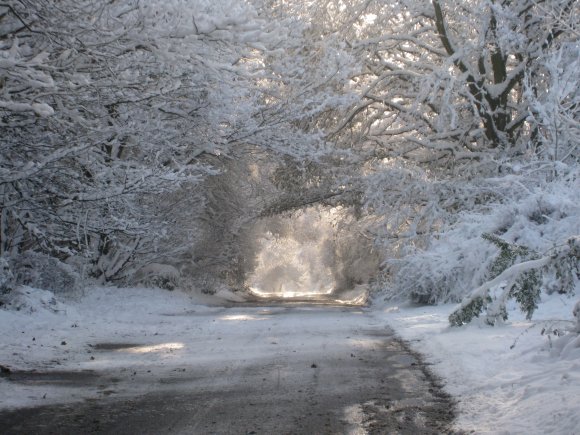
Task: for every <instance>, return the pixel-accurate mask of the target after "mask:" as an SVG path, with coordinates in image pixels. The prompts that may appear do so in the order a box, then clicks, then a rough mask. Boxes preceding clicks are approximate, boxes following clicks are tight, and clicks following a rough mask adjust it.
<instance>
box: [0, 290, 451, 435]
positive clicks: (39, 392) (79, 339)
mask: <svg viewBox="0 0 580 435" xmlns="http://www.w3.org/2000/svg"><path fill="white" fill-rule="evenodd" d="M119 292H125V293H124V294H119ZM143 292H144V290H139V291H137V290H135V291H133V290H131V289H124V290H118V289H95V290H93V293H92V294H91V295H90V296H89V297H88V298H85V299H83V302H82V304H81V303H78V304H76V305H75V304H71V305H70V306H67V307H65V308H66V312H60V313H52V312H50V313H49V312H46V313H40V314H41V315H38V314H39V313H38V312H37V313H36V315H35V316H34V317H32V316H29V315H28V316H26V315H24V314H22V313H15V314H14V316H13V318H12V319H7V318H6V313H4V317H3V321H6V322H8V323H9V325H8V324H5V325H4V326H6V327H9V328H10V329H11V331H10V334H11V336H13V337H16V338H15V339H14V340H12V341H11V340H10V339H6V338H5V339H4V341H7V343H5V346H4V350H3V355H2V357H3V358H2V364H4V365H6V366H9V367H10V370H11V373H9V374H5V376H3V378H2V379H0V386H1V387H2V391H3V393H2V395H1V396H0V406H2V407H4V408H6V410H4V411H3V412H2V413H0V425H1V427H2V428H3V429H2V433H4V434H10V433H37V434H42V433H59V434H65V433H115V434H119V433H121V434H122V433H135V434H136V433H139V434H145V433H151V434H158V433H169V432H171V433H188V434H195V433H200V434H206V433H216V434H228V433H232V434H250V433H255V434H272V433H282V434H286V433H287V434H314V433H319V434H323V433H329V434H331V433H332V434H336V433H352V434H364V433H409V434H418V433H441V432H444V431H445V430H446V428H447V427H448V424H449V423H450V420H451V419H452V405H451V404H450V402H449V400H448V398H447V397H446V396H445V395H444V394H443V393H441V390H440V388H439V387H438V385H437V382H435V381H434V380H433V379H432V378H431V377H430V375H429V374H428V372H427V371H426V370H425V368H424V366H423V364H422V363H421V361H419V360H418V359H417V357H416V356H414V355H413V354H412V353H410V352H409V350H408V349H407V348H406V347H405V345H403V344H402V343H401V342H400V341H398V340H396V339H395V338H394V337H393V335H392V331H391V330H390V329H388V328H387V327H386V324H385V322H384V321H381V320H380V318H379V317H376V316H374V315H373V314H372V313H371V312H367V311H366V310H364V309H361V308H352V307H331V306H312V305H296V306H292V305H282V306H280V305H277V306H252V307H236V308H220V307H205V306H201V305H192V302H191V301H190V300H189V299H188V297H187V296H186V295H179V294H176V293H173V294H164V293H160V292H155V291H151V292H149V293H148V294H145V295H144V294H143ZM145 292H147V291H145ZM106 307H108V308H106ZM26 318H28V319H29V320H30V319H31V318H35V319H37V320H35V321H34V322H29V323H28V324H26ZM38 319H40V320H38ZM62 343H66V344H62Z"/></svg>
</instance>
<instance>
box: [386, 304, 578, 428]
mask: <svg viewBox="0 0 580 435" xmlns="http://www.w3.org/2000/svg"><path fill="white" fill-rule="evenodd" d="M575 301H576V298H568V297H566V296H562V295H556V294H554V295H551V296H543V301H542V303H541V304H540V305H539V308H538V310H537V311H536V313H535V315H534V318H533V319H532V320H531V321H529V320H525V317H524V315H523V314H522V313H521V312H520V311H519V309H518V308H517V307H516V306H515V304H512V305H510V306H509V321H508V322H507V323H505V324H502V325H496V326H495V327H491V326H489V325H485V324H484V323H483V322H472V324H469V325H467V326H463V327H461V328H458V327H450V326H449V322H448V316H449V314H451V312H452V311H453V309H454V308H455V306H454V305H440V306H427V307H425V306H423V307H414V306H409V305H407V306H400V307H396V306H394V305H389V306H386V307H383V308H381V309H379V310H378V311H377V316H380V317H381V319H384V320H386V321H387V322H388V324H389V325H390V326H392V327H393V328H394V329H395V330H396V331H397V333H398V334H399V335H400V336H401V337H402V338H404V339H405V340H408V341H410V342H411V344H412V347H413V348H414V349H415V350H417V351H419V352H421V353H422V354H423V355H425V356H426V361H427V362H428V363H432V364H433V366H432V367H433V371H434V372H435V373H436V374H437V375H439V376H440V377H441V378H443V380H444V382H445V384H446V390H447V391H448V392H449V393H450V394H451V395H452V396H454V397H455V398H456V399H457V400H458V401H459V403H458V410H459V415H458V419H457V428H458V429H459V430H464V431H473V432H474V433H477V434H488V433H490V434H506V435H507V434H528V435H531V434H548V433H549V434H562V435H573V434H579V433H580V412H579V411H580V408H579V405H580V346H579V344H580V343H579V340H578V338H577V335H576V334H568V335H564V336H562V337H558V335H557V334H558V333H559V332H560V333H563V332H564V330H566V329H573V328H574V327H575V322H574V319H573V317H572V311H573V307H574V304H575ZM572 338H575V343H572V342H571V341H572V340H571V339H572Z"/></svg>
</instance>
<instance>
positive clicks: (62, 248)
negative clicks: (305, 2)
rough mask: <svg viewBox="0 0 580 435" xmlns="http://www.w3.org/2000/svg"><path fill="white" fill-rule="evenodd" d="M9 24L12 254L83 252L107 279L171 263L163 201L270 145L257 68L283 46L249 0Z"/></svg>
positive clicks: (7, 189)
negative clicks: (247, 142)
mask: <svg viewBox="0 0 580 435" xmlns="http://www.w3.org/2000/svg"><path fill="white" fill-rule="evenodd" d="M184 6H187V8H185V7H184ZM0 20H1V21H0V43H1V45H0V50H1V51H0V54H1V57H2V60H3V61H2V66H1V68H0V87H1V89H2V97H1V98H0V119H1V121H0V122H1V123H0V127H1V128H2V133H3V134H2V140H1V143H0V150H1V154H2V167H1V168H0V186H1V187H0V189H1V192H2V202H1V214H2V216H1V222H2V225H1V232H0V246H1V248H0V249H1V251H0V252H1V253H10V252H13V253H14V252H18V251H23V250H26V249H40V250H43V251H45V252H47V253H50V254H52V255H55V256H58V257H60V258H61V259H66V258H71V256H75V255H77V254H79V253H80V254H82V255H84V256H85V257H88V258H89V259H90V260H91V261H92V263H93V266H94V268H93V273H95V274H97V275H99V276H101V278H102V279H104V280H110V279H114V278H116V277H119V276H120V275H122V274H121V271H122V270H123V269H124V268H125V267H126V266H127V265H128V264H130V263H133V262H135V260H136V258H137V257H139V256H140V255H143V254H144V253H149V254H151V255H149V254H148V255H149V257H150V258H153V257H157V258H158V257H159V256H160V253H159V252H158V251H157V250H156V249H154V248H153V245H157V247H159V246H161V245H159V240H160V239H163V238H164V237H165V234H166V233H167V229H168V228H172V227H173V226H174V225H175V222H174V221H173V222H170V221H168V220H167V219H165V216H166V213H159V209H158V208H157V211H158V212H156V211H155V207H154V206H153V205H152V204H151V202H150V200H149V198H151V197H160V196H162V195H173V194H175V195H178V194H177V193H176V192H178V191H179V190H180V189H186V191H187V190H189V189H191V188H192V187H191V186H192V185H193V184H195V183H196V182H199V181H200V180H201V179H203V177H205V176H207V175H209V174H213V173H215V171H214V170H213V169H212V168H211V166H210V165H208V164H207V163H206V162H204V161H203V159H202V157H203V155H205V154H208V153H209V154H227V153H228V151H229V150H230V149H231V148H232V147H235V146H236V144H237V143H239V141H240V140H242V139H244V138H247V137H249V136H252V135H257V134H258V131H257V129H256V128H253V129H252V126H254V124H255V123H254V122H249V121H251V120H252V117H253V115H254V113H255V111H257V109H256V108H255V106H254V104H255V101H256V99H257V98H259V97H260V95H261V94H260V93H259V92H258V91H257V88H258V87H257V82H258V80H259V77H254V76H253V75H252V72H251V71H250V70H249V68H248V65H249V63H251V59H253V58H255V57H256V55H257V54H259V52H260V45H261V44H262V42H263V41H265V40H267V39H270V40H275V39H276V38H275V34H274V33H271V32H270V33H269V30H268V29H262V26H261V21H260V19H259V18H258V17H257V14H256V13H255V11H254V10H253V9H252V7H251V6H250V5H247V4H243V3H241V2H236V1H230V2H220V3H219V4H210V3H207V2H203V1H194V0H192V1H185V2H184V1H177V0H176V1H173V2H162V1H159V2H146V3H145V2H138V1H131V0H126V1H120V2H109V3H102V2H95V1H92V0H84V1H80V2H78V1H74V2H73V1H66V2H62V1H58V2H57V1H53V0H41V1H27V0H22V1H9V2H8V3H6V4H3V5H0ZM246 124H249V127H246V128H240V126H245V125H246ZM192 183H193V184H192ZM188 206H193V208H192V209H189V210H183V213H182V214H179V215H178V216H177V217H176V218H177V219H183V220H186V219H187V218H188V216H190V215H191V214H196V213H199V212H200V210H201V208H202V207H203V203H202V202H199V203H198V204H191V202H190V203H188ZM195 207H197V210H196V208H195ZM190 242H191V239H190V238H187V237H185V238H183V243H190ZM165 246H167V245H165ZM142 260H143V259H142ZM144 261H147V260H146V259H145V260H144ZM149 261H151V260H149Z"/></svg>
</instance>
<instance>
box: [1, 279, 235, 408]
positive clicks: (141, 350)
mask: <svg viewBox="0 0 580 435" xmlns="http://www.w3.org/2000/svg"><path fill="white" fill-rule="evenodd" d="M84 293H85V294H84V296H83V297H81V298H77V299H76V300H73V299H70V298H64V297H55V295H54V294H53V293H52V292H49V291H46V290H40V289H35V288H31V287H26V286H21V287H18V288H16V289H15V290H14V291H13V292H12V293H11V294H10V295H9V296H8V297H5V299H4V301H5V303H6V305H5V306H4V307H2V308H0V330H1V331H2V334H0V365H1V366H2V370H3V372H4V373H2V375H3V376H0V408H6V407H20V406H35V405H45V404H50V403H62V402H68V401H77V400H82V399H85V398H95V397H102V396H103V394H109V393H110V387H107V388H104V387H103V385H102V384H103V383H106V382H105V381H104V380H99V381H98V382H97V383H94V384H91V383H89V384H88V385H85V386H84V387H83V388H78V387H76V388H75V387H72V386H69V385H67V382H66V379H67V373H70V372H75V373H81V374H83V373H84V374H86V375H87V376H88V378H90V377H91V376H92V375H94V374H98V375H99V376H101V375H103V374H106V376H108V377H112V378H118V379H119V380H118V381H116V382H117V383H116V385H115V390H116V392H118V393H119V394H121V393H122V392H126V393H129V392H130V391H135V389H136V388H137V389H138V388H139V382H133V383H132V384H130V383H128V382H127V379H125V378H127V376H128V375H129V374H130V373H129V371H130V372H131V373H133V372H135V373H139V372H140V370H139V367H140V366H143V365H144V364H150V365H152V366H154V367H156V368H157V370H158V373H159V372H166V371H171V370H174V369H175V367H176V365H179V364H183V363H184V361H187V360H188V358H191V356H192V354H193V355H195V354H196V352H197V353H200V349H203V347H204V346H205V345H208V343H209V342H212V341H214V340H215V339H216V337H215V334H216V331H215V327H214V326H213V325H215V323H212V321H211V319H210V320H209V325H208V324H207V323H206V322H207V321H208V317H207V316H208V315H212V313H213V314H215V313H218V312H220V311H222V310H224V308H223V307H216V306H213V307H212V306H209V304H211V303H213V304H216V303H217V302H219V301H218V299H217V298H216V297H213V299H212V298H210V297H209V296H207V295H199V298H198V299H199V300H197V299H196V300H193V299H192V297H191V295H189V294H186V293H183V292H180V291H173V292H168V291H166V290H161V289H148V288H112V287H107V288H100V287H99V288H89V289H86V290H85V291H84ZM224 296H227V295H224ZM200 302H201V303H203V304H204V305H202V304H200ZM222 302H223V301H222ZM8 304H10V306H8ZM193 313H196V314H201V316H193V317H192V316H188V314H193ZM103 343H104V346H105V347H104V348H103V349H101V350H100V349H99V344H103ZM111 343H112V344H113V345H112V347H111V348H107V346H108V344H111ZM123 346H125V347H123ZM212 347H213V343H212ZM209 353H210V354H211V352H209ZM8 370H9V371H10V372H11V374H10V376H11V377H14V376H17V377H20V378H23V379H24V380H25V382H11V381H9V380H8V374H7V373H6V372H7V371H8ZM35 373H36V374H39V373H47V374H50V373H56V374H57V375H58V376H57V378H59V376H61V375H62V376H61V377H62V379H64V380H65V382H60V380H59V379H54V380H53V381H52V382H50V381H49V382H45V381H46V379H44V378H42V379H40V378H35V375H34V374H35ZM158 373H157V374H158ZM81 377H82V376H81ZM95 378H97V377H96V376H95ZM131 380H132V381H135V380H138V376H133V377H132V378H131ZM40 381H41V382H40ZM107 391H109V393H108V392H107Z"/></svg>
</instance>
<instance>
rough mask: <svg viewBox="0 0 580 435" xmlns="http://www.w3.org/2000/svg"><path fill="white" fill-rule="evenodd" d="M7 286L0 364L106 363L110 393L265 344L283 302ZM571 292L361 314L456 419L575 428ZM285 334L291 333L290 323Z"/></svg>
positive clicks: (85, 395)
mask: <svg viewBox="0 0 580 435" xmlns="http://www.w3.org/2000/svg"><path fill="white" fill-rule="evenodd" d="M11 297H12V298H13V299H12V300H13V301H15V305H18V307H19V308H20V309H19V310H18V311H16V310H14V309H12V310H7V309H0V328H1V330H2V331H3V333H2V334H1V335H0V349H1V350H0V365H2V366H4V367H8V368H10V369H11V370H12V371H13V372H14V373H16V372H19V371H20V372H21V371H38V372H44V371H46V372H51V371H55V372H76V373H88V374H90V373H96V374H99V375H101V374H103V373H106V374H107V376H110V377H115V378H118V381H117V383H116V384H115V391H114V393H115V394H117V395H119V396H123V395H126V396H127V397H129V396H130V395H135V394H142V393H144V392H145V391H144V388H146V387H147V385H149V384H148V383H147V382H138V381H139V380H140V378H141V380H143V379H145V377H147V376H149V377H153V375H155V376H165V377H168V378H171V377H172V376H174V375H175V373H174V372H175V371H176V370H181V367H188V366H190V365H191V364H192V362H193V361H195V362H196V363H197V362H200V363H203V364H208V365H210V366H211V367H216V368H219V367H221V365H223V364H225V361H230V362H231V355H232V352H234V354H235V355H236V358H238V359H240V360H241V359H248V360H249V359H252V358H261V357H264V356H265V355H267V354H268V352H271V350H269V346H270V345H271V344H272V343H271V341H272V339H271V337H270V335H268V334H269V333H268V332H267V330H268V328H269V327H272V328H273V327H274V326H275V325H276V322H277V321H278V320H277V319H276V316H271V315H267V314H271V313H273V312H275V311H276V310H285V309H286V308H284V307H279V308H276V307H271V308H264V307H248V306H244V307H240V308H224V307H223V306H218V305H215V304H216V302H219V301H220V300H221V301H222V302H223V300H228V299H229V300H231V299H235V296H234V295H233V294H231V293H229V292H228V291H227V290H225V289H223V290H222V291H221V293H220V297H218V298H216V297H215V296H213V297H210V296H207V295H196V296H192V295H191V294H189V293H183V292H180V291H172V292H169V291H166V290H160V289H146V288H108V287H106V288H101V287H98V288H89V289H86V290H85V294H84V296H83V297H80V298H78V299H76V300H74V299H70V298H68V299H65V298H64V297H55V296H54V294H53V293H51V292H48V291H46V290H39V289H33V288H30V287H19V288H18V289H17V290H15V291H13V293H12V296H11ZM211 302H213V303H214V306H210V305H209V304H210V303H211ZM575 303H576V301H575V299H572V298H568V297H566V296H561V295H557V294H555V295H551V296H545V297H544V300H543V301H542V303H541V304H540V307H539V309H538V311H537V312H536V314H535V315H534V318H533V320H532V321H527V320H525V318H524V315H523V314H521V313H520V312H519V310H518V309H517V308H516V306H515V305H514V304H512V305H511V306H509V307H508V308H509V319H510V321H509V322H506V323H505V324H501V325H499V326H495V327H490V326H487V325H484V324H483V322H472V324H470V325H467V326H464V327H461V328H451V327H449V326H448V319H447V318H448V316H449V314H450V313H451V312H452V311H453V310H454V308H455V306H453V305H440V306H428V307H416V306H400V307H397V306H393V305H392V304H391V305H383V306H380V305H379V304H375V305H374V306H373V309H372V311H371V313H369V314H370V315H371V316H372V319H374V320H372V319H371V321H372V322H373V324H375V325H379V327H380V325H383V326H384V327H385V328H388V327H392V328H394V329H395V331H396V332H397V333H398V334H399V335H400V336H401V337H402V338H404V339H406V340H408V341H409V342H410V343H411V345H412V346H413V347H414V348H415V350H417V351H419V352H421V353H422V354H424V355H425V357H426V361H427V362H428V363H431V364H432V369H433V371H434V372H435V374H437V375H439V376H440V377H441V378H442V379H443V381H444V383H445V385H446V390H447V391H448V392H449V393H450V394H452V395H453V396H454V397H455V398H456V399H457V400H458V402H459V403H458V410H459V415H458V419H457V423H456V424H457V429H458V430H462V431H475V433H478V434H479V433H493V434H523V433H525V434H545V433H551V434H566V435H568V434H570V435H571V434H578V433H579V432H578V428H580V413H579V412H578V403H579V400H578V399H579V398H580V346H579V344H580V343H579V340H578V338H577V335H575V334H568V335H564V336H562V337H558V336H556V335H555V334H554V331H557V330H559V331H564V330H570V331H572V330H574V329H575V328H577V325H576V321H574V318H573V315H572V313H573V310H574V304H575ZM307 310H308V308H307V307H305V308H304V312H300V313H299V314H297V315H296V318H295V319H294V321H295V322H300V324H302V323H303V322H310V323H311V325H312V327H311V329H312V334H311V335H310V336H309V342H308V343H300V345H301V346H304V345H306V346H307V348H305V349H312V350H313V351H314V350H316V349H319V348H320V346H323V345H324V344H325V343H326V341H327V340H328V337H322V336H318V335H317V334H316V322H317V319H314V318H313V317H317V316H312V315H308V312H307ZM578 310H580V307H579V308H578ZM318 315H321V314H320V313H318ZM328 316H334V317H332V321H333V322H335V323H336V325H337V327H338V325H341V327H342V326H344V325H343V324H344V323H345V322H346V323H349V322H351V323H352V322H360V321H361V320H360V319H359V320H357V318H356V316H355V317H354V320H353V318H352V316H351V317H348V316H347V317H344V316H342V317H341V313H340V311H336V310H334V311H332V310H329V314H328ZM343 319H344V320H343ZM362 326H364V325H362ZM259 331H261V333H262V334H264V332H265V331H266V332H265V334H266V335H265V336H263V337H262V338H263V339H260V340H256V339H252V340H250V341H248V337H255V336H258V335H259V334H258V332H259ZM542 331H544V333H543V334H542ZM284 340H285V342H288V343H290V344H292V331H290V330H289V331H288V334H287V336H285V338H284ZM276 341H277V340H276ZM294 344H296V343H294ZM99 345H101V346H105V347H106V346H107V345H112V346H113V347H112V348H110V349H104V348H99ZM114 346H118V347H116V348H115V347H114ZM278 346H281V344H278ZM228 358H229V359H228ZM146 368H147V369H149V370H151V371H152V372H154V373H148V372H147V370H146ZM0 391H2V394H0V408H14V407H22V406H34V405H45V404H50V403H65V402H72V401H78V400H82V399H95V398H99V397H103V395H106V394H111V393H110V390H107V389H105V390H104V389H103V387H102V385H101V386H99V383H98V382H96V383H94V384H90V383H89V384H88V385H87V386H86V387H83V388H78V387H72V386H69V385H66V384H64V385H63V384H61V385H57V384H54V385H52V384H50V383H46V382H44V383H41V382H10V381H8V380H7V379H6V378H3V377H0Z"/></svg>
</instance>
